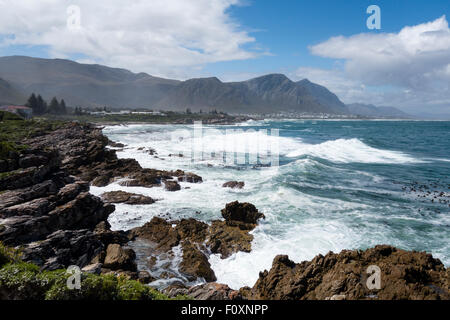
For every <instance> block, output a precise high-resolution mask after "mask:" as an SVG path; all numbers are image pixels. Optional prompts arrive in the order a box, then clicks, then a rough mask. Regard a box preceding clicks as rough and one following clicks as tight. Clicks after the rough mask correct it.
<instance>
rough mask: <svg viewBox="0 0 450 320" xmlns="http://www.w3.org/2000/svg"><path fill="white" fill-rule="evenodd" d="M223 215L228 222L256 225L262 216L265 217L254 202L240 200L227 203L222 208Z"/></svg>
mask: <svg viewBox="0 0 450 320" xmlns="http://www.w3.org/2000/svg"><path fill="white" fill-rule="evenodd" d="M222 217H224V219H225V220H226V221H227V223H236V222H238V223H239V222H243V223H245V224H251V225H256V224H257V222H258V220H259V219H260V218H263V219H265V216H264V214H262V213H260V212H259V211H258V209H256V207H255V206H254V205H253V204H251V203H247V202H244V203H239V202H238V201H235V202H230V203H227V205H226V206H225V208H224V209H222Z"/></svg>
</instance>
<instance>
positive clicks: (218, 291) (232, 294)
mask: <svg viewBox="0 0 450 320" xmlns="http://www.w3.org/2000/svg"><path fill="white" fill-rule="evenodd" d="M187 295H189V296H190V297H192V298H194V299H195V300H242V296H241V294H240V293H239V291H236V290H232V289H230V287H228V286H227V285H225V284H220V283H215V282H212V283H206V284H202V285H199V286H195V287H192V288H190V289H189V290H188V291H187Z"/></svg>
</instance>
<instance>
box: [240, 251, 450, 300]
mask: <svg viewBox="0 0 450 320" xmlns="http://www.w3.org/2000/svg"><path fill="white" fill-rule="evenodd" d="M371 265H376V266H378V267H379V268H380V269H381V287H380V289H379V290H377V289H369V288H368V287H367V280H368V277H369V275H368V274H367V268H368V267H369V266H371ZM241 292H242V293H243V294H245V295H246V297H247V298H249V299H274V300H280V299H281V300H284V299H293V300H298V299H301V300H304V299H320V300H323V299H335V300H336V299H344V298H345V300H357V299H381V300H398V299H408V300H422V299H449V298H450V296H449V272H448V270H446V269H445V267H444V266H443V264H442V263H441V262H440V261H439V260H438V259H434V258H433V257H432V256H431V255H430V254H427V253H425V252H415V251H404V250H400V249H397V248H394V247H391V246H384V245H383V246H376V247H375V248H371V249H367V250H365V251H360V250H352V251H350V250H343V251H342V252H341V253H339V254H335V253H332V252H330V253H328V254H327V255H325V256H322V255H318V256H316V257H315V258H314V259H312V260H311V261H304V262H302V263H298V264H296V263H294V262H293V261H290V260H289V259H288V257H287V256H277V257H275V259H274V261H273V264H272V268H271V269H270V271H267V270H265V271H264V272H261V273H260V275H259V279H258V281H257V282H256V283H255V285H254V286H253V288H252V289H250V290H248V289H247V290H242V291H241Z"/></svg>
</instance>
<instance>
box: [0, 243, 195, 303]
mask: <svg viewBox="0 0 450 320" xmlns="http://www.w3.org/2000/svg"><path fill="white" fill-rule="evenodd" d="M19 255H20V254H19V252H18V251H17V250H15V249H11V248H8V247H5V246H3V245H2V244H1V243H0V297H3V298H7V299H12V298H14V299H33V300H44V299H45V300H170V299H169V298H168V297H167V296H166V295H164V294H162V293H160V292H159V291H157V290H155V289H153V288H151V287H149V286H147V285H145V284H142V283H140V282H138V281H135V280H129V279H127V278H125V277H123V276H119V277H116V276H114V275H94V274H87V273H82V276H81V288H80V289H72V290H71V289H69V288H68V286H67V280H68V279H69V277H70V274H68V273H66V270H55V271H45V270H44V271H43V270H40V268H39V267H38V266H36V265H34V264H31V263H25V262H22V261H20V259H19ZM175 299H177V300H178V299H188V297H186V296H179V297H177V298H175Z"/></svg>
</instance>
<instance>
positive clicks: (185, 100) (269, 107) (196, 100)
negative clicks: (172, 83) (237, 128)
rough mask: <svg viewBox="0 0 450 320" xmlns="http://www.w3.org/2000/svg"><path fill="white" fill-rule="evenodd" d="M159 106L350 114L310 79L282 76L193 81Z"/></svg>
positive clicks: (180, 86) (169, 107)
mask: <svg viewBox="0 0 450 320" xmlns="http://www.w3.org/2000/svg"><path fill="white" fill-rule="evenodd" d="M157 105H158V107H160V108H163V109H166V108H168V109H172V110H180V109H186V108H190V109H191V110H193V111H198V110H199V109H203V110H210V109H218V110H223V111H227V112H242V113H253V112H264V113H273V112H280V111H293V112H314V113H319V112H325V113H347V108H346V106H345V105H344V104H343V103H342V102H341V101H340V100H339V99H338V98H337V97H336V96H335V95H334V94H332V93H331V92H330V91H328V90H327V89H326V88H324V87H321V86H319V85H316V84H313V83H311V82H309V81H308V80H305V81H300V82H298V83H296V82H293V81H291V80H290V79H288V78H287V77H286V76H285V75H282V74H270V75H265V76H262V77H258V78H254V79H251V80H248V81H244V82H230V83H224V82H221V81H220V80H219V79H217V78H203V79H191V80H187V81H184V82H182V83H181V84H179V85H178V86H177V88H176V89H175V90H174V91H172V93H171V94H169V95H168V96H167V97H166V98H164V99H163V100H161V101H160V102H159V103H158V104H157Z"/></svg>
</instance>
